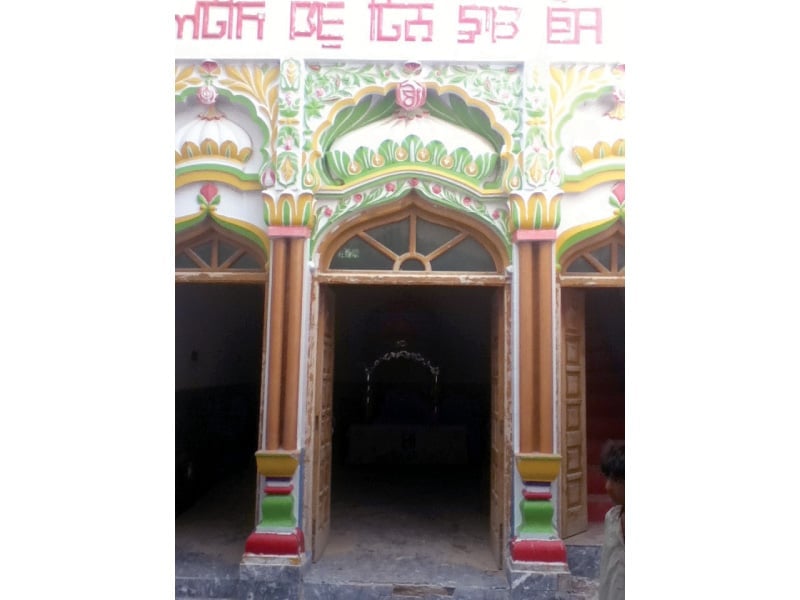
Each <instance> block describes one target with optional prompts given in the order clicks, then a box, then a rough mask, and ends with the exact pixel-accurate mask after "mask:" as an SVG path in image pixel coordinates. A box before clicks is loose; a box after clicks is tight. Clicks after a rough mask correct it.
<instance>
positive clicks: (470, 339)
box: [304, 194, 512, 569]
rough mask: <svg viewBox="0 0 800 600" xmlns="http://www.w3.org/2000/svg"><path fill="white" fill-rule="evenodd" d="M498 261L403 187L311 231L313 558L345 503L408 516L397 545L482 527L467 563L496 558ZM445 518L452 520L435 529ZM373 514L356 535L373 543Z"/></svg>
mask: <svg viewBox="0 0 800 600" xmlns="http://www.w3.org/2000/svg"><path fill="white" fill-rule="evenodd" d="M507 264H508V256H507V253H506V251H505V248H504V246H503V245H502V243H501V241H500V240H498V239H496V236H495V235H494V234H493V233H492V232H491V231H489V230H488V229H487V228H486V227H485V226H483V225H481V224H480V223H477V222H475V221H474V220H472V219H470V218H469V217H466V216H463V215H460V214H458V213H456V212H455V211H451V210H448V209H443V208H440V207H437V206H435V205H432V204H430V203H429V202H428V201H426V200H424V199H423V198H421V197H419V196H417V195H416V194H411V195H409V196H407V197H405V198H403V199H402V200H400V201H397V202H395V203H393V204H392V205H390V206H387V207H383V208H376V209H373V210H372V211H367V212H365V213H363V214H361V215H358V216H355V217H353V218H352V219H351V220H350V221H349V222H347V223H344V224H342V225H340V226H339V227H338V228H336V230H335V231H333V232H331V234H330V235H329V237H328V238H326V240H324V241H323V243H322V244H321V246H320V253H319V268H318V271H317V272H316V273H315V276H314V281H313V284H312V305H311V311H312V316H311V331H312V343H311V348H310V361H309V366H310V374H311V377H310V379H311V380H312V381H313V383H312V384H311V387H310V389H309V398H310V401H309V405H308V414H307V421H306V423H307V426H306V432H307V433H306V435H307V440H306V448H307V449H308V450H309V453H308V455H307V457H306V458H307V460H306V489H309V490H311V493H310V494H309V495H308V496H307V497H306V499H305V501H304V514H305V515H306V531H308V532H311V538H312V539H311V541H310V546H311V549H312V556H313V559H314V560H315V561H318V560H320V559H321V558H322V556H323V553H324V552H325V551H326V545H327V544H328V542H329V541H330V548H331V550H330V551H329V553H330V552H335V551H338V550H339V549H340V548H341V544H339V542H340V541H341V540H337V539H336V537H337V536H341V537H344V535H343V534H342V533H341V532H345V531H350V534H351V535H352V531H353V529H354V528H355V526H356V525H357V524H359V523H361V524H362V525H363V523H364V522H365V520H366V519H365V518H364V516H363V515H362V516H361V517H358V515H356V514H355V513H354V512H353V511H354V510H356V507H361V508H363V507H364V506H367V509H368V510H369V507H370V506H371V507H372V510H373V513H374V512H375V507H377V506H379V505H380V506H384V507H387V506H389V505H392V506H395V507H398V512H387V513H386V514H384V515H378V517H377V518H378V519H383V521H384V525H386V524H387V523H386V521H395V524H397V522H401V521H402V520H403V519H404V518H408V519H411V516H412V515H416V517H419V519H421V520H419V519H418V520H413V521H411V520H410V521H408V522H407V527H406V528H405V533H404V535H405V537H404V538H403V543H404V544H407V545H408V548H409V549H413V548H414V547H417V548H419V546H420V545H422V544H425V545H427V546H428V550H431V549H432V548H435V547H436V544H437V543H439V542H442V543H443V542H444V541H445V539H446V538H449V540H448V543H449V542H451V541H452V538H453V530H457V529H458V528H459V527H463V529H464V530H465V531H466V530H469V532H470V533H467V534H466V535H473V536H478V537H480V539H481V540H482V544H483V545H482V547H481V549H482V551H483V552H484V553H485V559H483V563H482V564H481V568H484V569H491V568H500V565H501V563H502V561H503V558H504V547H505V546H506V544H507V541H508V531H507V529H508V526H509V511H510V507H509V504H510V502H509V497H510V476H511V475H510V465H511V462H512V461H511V460H510V456H511V448H510V439H511V436H510V417H509V412H510V403H511V398H510V388H511V383H510V374H509V370H510V358H509V356H510V352H509V346H510V335H509V311H510V299H509V298H510V291H509V290H510V281H509V277H508V275H507V273H506V266H507ZM381 490H383V495H382V496H381ZM376 498H377V499H376ZM348 502H350V505H349V507H348V506H347V503H348ZM470 503H472V504H470ZM403 507H405V508H406V509H407V510H405V511H404V510H403ZM332 509H333V512H331V511H332ZM337 510H338V511H339V512H338V513H337ZM387 510H388V509H387ZM468 510H474V512H475V514H476V515H479V520H478V522H479V523H480V524H481V525H480V527H482V529H481V531H480V532H479V533H475V528H474V526H475V522H476V521H475V520H472V521H470V522H469V523H467V522H466V517H465V518H464V519H465V520H463V521H462V522H461V523H460V524H459V523H458V522H456V521H453V520H452V519H457V518H458V517H457V515H458V514H462V515H464V514H466V511H468ZM337 518H338V519H340V520H341V522H340V523H338V524H337V522H336V521H337ZM448 518H450V519H451V521H449V522H450V523H452V527H453V529H452V530H451V531H449V533H446V532H443V530H441V529H437V526H438V525H441V524H443V523H445V522H446V520H447V519H448ZM480 519H483V520H482V521H480ZM373 523H375V524H374V525H373V526H372V530H361V533H359V534H357V535H361V537H362V541H364V540H367V541H366V542H365V543H368V544H369V543H375V544H379V543H381V542H380V536H379V535H377V532H376V530H378V529H379V528H380V527H381V526H380V525H379V523H378V522H375V521H373ZM414 531H416V532H417V536H416V538H415V537H414V533H413V532H414ZM385 539H388V538H385ZM370 540H372V541H370ZM451 550H452V548H451ZM401 558H402V557H398V560H400V559H401ZM473 559H474V556H473ZM476 566H477V565H476Z"/></svg>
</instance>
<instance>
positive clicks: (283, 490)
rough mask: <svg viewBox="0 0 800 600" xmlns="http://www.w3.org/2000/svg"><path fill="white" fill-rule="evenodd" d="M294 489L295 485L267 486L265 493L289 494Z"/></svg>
mask: <svg viewBox="0 0 800 600" xmlns="http://www.w3.org/2000/svg"><path fill="white" fill-rule="evenodd" d="M292 490H294V486H293V485H286V486H277V485H276V486H270V485H268V486H266V487H265V488H264V493H265V494H267V495H270V494H274V495H275V496H288V495H289V494H291V493H292Z"/></svg>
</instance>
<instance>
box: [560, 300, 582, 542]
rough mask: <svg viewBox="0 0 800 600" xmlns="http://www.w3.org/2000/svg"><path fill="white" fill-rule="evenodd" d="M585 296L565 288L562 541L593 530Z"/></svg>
mask: <svg viewBox="0 0 800 600" xmlns="http://www.w3.org/2000/svg"><path fill="white" fill-rule="evenodd" d="M585 297H586V296H585V292H584V290H582V289H580V288H561V382H560V383H561V385H560V386H559V388H560V392H559V405H560V410H561V418H560V444H561V456H562V460H561V477H560V481H561V484H560V487H559V505H560V510H559V532H560V534H561V537H562V538H567V537H569V536H571V535H575V534H576V533H580V532H582V531H586V529H587V528H588V526H589V512H588V501H587V493H588V492H587V473H586V327H585V310H584V307H585Z"/></svg>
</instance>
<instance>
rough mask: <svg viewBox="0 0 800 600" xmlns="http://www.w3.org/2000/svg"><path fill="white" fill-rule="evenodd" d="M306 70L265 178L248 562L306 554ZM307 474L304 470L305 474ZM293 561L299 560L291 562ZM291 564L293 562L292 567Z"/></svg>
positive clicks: (285, 102) (287, 63)
mask: <svg viewBox="0 0 800 600" xmlns="http://www.w3.org/2000/svg"><path fill="white" fill-rule="evenodd" d="M301 107H302V91H301V65H300V63H299V62H298V61H296V60H293V59H289V60H284V61H282V62H281V67H280V82H279V95H278V114H277V118H276V122H275V129H274V130H275V132H276V137H275V150H274V152H273V153H272V154H271V155H270V159H269V164H268V165H267V166H266V167H265V169H264V173H265V176H263V177H262V184H263V185H264V190H263V192H262V196H263V199H264V219H265V221H266V224H267V235H268V237H269V239H270V280H269V309H268V324H269V325H268V327H269V329H268V332H267V337H268V342H267V357H266V376H267V394H266V410H265V413H266V421H265V422H262V424H261V431H260V436H259V439H260V444H259V445H260V449H259V450H258V451H257V452H256V464H257V468H258V473H259V475H260V477H261V480H262V482H263V487H262V488H261V490H260V492H261V495H260V502H259V505H260V509H261V514H260V521H259V523H258V525H257V526H256V530H255V531H254V532H253V533H252V534H251V535H250V537H249V538H248V539H247V542H246V544H245V553H246V554H245V557H246V558H247V556H248V555H260V556H275V557H284V558H289V559H290V564H294V563H299V562H301V560H302V558H303V557H304V554H305V542H304V539H303V531H302V528H300V527H299V526H298V523H301V522H302V519H301V514H300V508H301V507H300V504H299V502H298V495H297V494H295V490H297V489H298V486H299V485H301V482H302V480H303V478H302V466H301V465H302V460H301V457H302V449H300V448H298V444H297V425H298V420H297V419H298V410H299V408H298V407H299V403H300V375H301V374H300V362H301V361H300V358H301V351H302V340H301V330H302V316H303V309H304V308H303V277H304V274H305V260H304V258H305V251H306V244H307V239H308V238H309V237H310V235H311V228H312V227H313V214H314V213H313V204H314V202H313V194H312V193H311V191H309V190H308V189H304V188H303V185H302V183H301V181H300V179H301V177H300V175H301V169H302V165H304V164H305V162H306V161H305V153H304V152H303V150H302V144H301V138H302V136H301V127H300V124H301V122H302V118H301V117H302V115H301ZM298 467H300V468H298ZM291 557H295V558H294V559H292V558H291ZM292 560H293V561H294V562H292Z"/></svg>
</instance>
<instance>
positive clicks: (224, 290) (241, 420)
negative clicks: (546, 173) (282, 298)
mask: <svg viewBox="0 0 800 600" xmlns="http://www.w3.org/2000/svg"><path fill="white" fill-rule="evenodd" d="M263 335H264V286H263V284H235V285H234V284H176V288H175V515H176V522H175V536H176V539H175V541H176V575H177V576H181V575H185V576H189V575H192V574H194V570H197V569H199V570H200V571H202V569H204V568H207V567H208V565H209V564H212V563H215V561H216V562H219V561H222V563H224V564H228V565H230V566H231V568H238V563H239V561H240V559H241V556H242V554H243V552H244V540H245V539H246V538H247V536H248V535H249V534H250V533H252V530H253V526H254V522H255V489H256V470H255V459H254V453H255V451H256V450H257V447H258V414H259V404H260V402H259V398H260V389H261V385H260V380H261V360H262V346H263Z"/></svg>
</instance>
